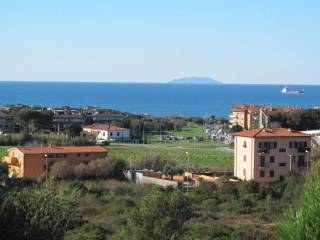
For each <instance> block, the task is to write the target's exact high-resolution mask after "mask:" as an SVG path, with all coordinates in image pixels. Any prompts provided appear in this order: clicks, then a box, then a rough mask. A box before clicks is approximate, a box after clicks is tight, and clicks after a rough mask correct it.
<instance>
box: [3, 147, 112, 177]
mask: <svg viewBox="0 0 320 240" xmlns="http://www.w3.org/2000/svg"><path fill="white" fill-rule="evenodd" d="M106 154H107V150H106V149H105V148H103V147H99V146H84V147H77V146H64V147H15V148H11V149H9V150H8V153H7V156H5V157H4V159H3V160H4V161H5V162H7V163H8V165H9V176H10V177H12V176H15V177H37V176H42V175H43V173H44V172H45V170H46V167H47V163H48V168H49V167H50V165H52V164H53V163H55V162H58V161H63V160H67V161H72V162H74V163H80V162H89V161H91V160H93V159H97V158H101V157H105V156H106Z"/></svg>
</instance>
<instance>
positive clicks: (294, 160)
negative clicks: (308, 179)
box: [234, 128, 311, 184]
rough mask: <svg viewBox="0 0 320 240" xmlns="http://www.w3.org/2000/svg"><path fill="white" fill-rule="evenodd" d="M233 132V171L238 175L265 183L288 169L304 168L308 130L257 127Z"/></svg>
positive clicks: (273, 179) (308, 136) (280, 177)
mask: <svg viewBox="0 0 320 240" xmlns="http://www.w3.org/2000/svg"><path fill="white" fill-rule="evenodd" d="M234 136H235V141H234V144H235V151H234V175H235V176H236V177H238V178H239V179H242V180H254V181H257V182H259V183H267V184H269V183H273V182H277V181H279V180H280V179H282V178H283V177H285V176H286V175H287V174H288V172H289V171H296V172H299V173H301V174H306V173H307V172H308V169H309V163H310V162H309V159H310V149H311V135H309V134H305V133H302V132H298V131H293V130H290V129H286V128H275V129H268V128H258V129H253V130H247V131H242V132H237V133H234Z"/></svg>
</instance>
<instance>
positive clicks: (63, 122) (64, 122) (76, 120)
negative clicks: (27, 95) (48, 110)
mask: <svg viewBox="0 0 320 240" xmlns="http://www.w3.org/2000/svg"><path fill="white" fill-rule="evenodd" d="M52 122H53V124H54V125H55V127H56V129H57V131H58V133H59V132H60V130H62V129H65V128H66V127H68V126H70V125H71V124H79V125H83V124H84V123H85V117H84V116H82V115H54V116H53V119H52Z"/></svg>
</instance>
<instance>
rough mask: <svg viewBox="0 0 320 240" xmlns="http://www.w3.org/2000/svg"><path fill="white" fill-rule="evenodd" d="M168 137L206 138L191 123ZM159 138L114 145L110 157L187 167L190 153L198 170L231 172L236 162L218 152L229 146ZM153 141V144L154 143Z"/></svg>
mask: <svg viewBox="0 0 320 240" xmlns="http://www.w3.org/2000/svg"><path fill="white" fill-rule="evenodd" d="M165 134H166V135H171V134H173V135H175V136H184V137H189V136H191V137H193V136H198V137H205V134H204V132H203V129H202V126H201V125H196V124H189V125H188V126H186V127H184V128H183V129H182V131H170V132H167V133H165ZM159 139H160V136H159V135H153V136H152V137H151V136H149V137H148V141H149V142H151V143H150V144H112V145H111V146H108V147H107V148H108V150H109V156H113V157H117V158H121V159H124V160H126V161H129V159H131V160H140V159H147V158H152V157H156V156H159V157H160V159H161V160H164V161H173V162H176V164H177V165H178V166H180V167H185V166H186V163H187V155H186V152H188V157H189V167H191V168H192V167H195V168H209V169H214V168H224V169H231V168H232V162H233V153H232V152H226V151H218V150H216V149H215V148H217V147H226V146H227V145H225V144H224V143H222V142H218V141H212V140H204V141H201V142H198V141H196V140H180V141H167V142H161V143H160V141H159ZM150 140H151V141H150ZM9 148H10V147H6V146H0V157H2V156H4V155H5V154H6V151H7V150H8V149H9Z"/></svg>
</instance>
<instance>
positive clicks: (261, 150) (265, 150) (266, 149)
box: [258, 148, 270, 154]
mask: <svg viewBox="0 0 320 240" xmlns="http://www.w3.org/2000/svg"><path fill="white" fill-rule="evenodd" d="M269 152H270V149H269V148H258V153H259V154H263V153H269Z"/></svg>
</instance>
